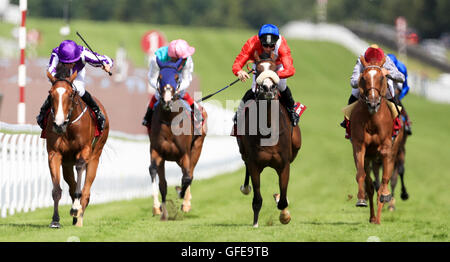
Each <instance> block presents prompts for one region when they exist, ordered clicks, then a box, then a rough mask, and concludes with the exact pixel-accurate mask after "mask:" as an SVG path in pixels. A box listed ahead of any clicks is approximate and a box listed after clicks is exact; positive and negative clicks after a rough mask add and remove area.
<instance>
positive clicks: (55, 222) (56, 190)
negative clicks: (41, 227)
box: [48, 152, 62, 228]
mask: <svg viewBox="0 0 450 262" xmlns="http://www.w3.org/2000/svg"><path fill="white" fill-rule="evenodd" d="M61 161H62V156H61V155H60V154H58V153H55V152H50V153H49V154H48V165H49V168H50V174H51V176H52V184H53V190H52V197H53V217H52V222H51V223H50V227H51V228H60V227H61V225H60V224H59V211H58V204H59V200H60V199H61V193H62V189H61V186H60V179H61V174H60V167H61Z"/></svg>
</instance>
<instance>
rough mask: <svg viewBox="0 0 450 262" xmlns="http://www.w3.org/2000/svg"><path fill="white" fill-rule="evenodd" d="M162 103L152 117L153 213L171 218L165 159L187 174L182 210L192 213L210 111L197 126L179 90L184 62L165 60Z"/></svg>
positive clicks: (180, 195)
mask: <svg viewBox="0 0 450 262" xmlns="http://www.w3.org/2000/svg"><path fill="white" fill-rule="evenodd" d="M157 62H158V65H159V68H160V77H159V84H160V88H159V89H158V92H159V97H160V99H159V102H158V104H157V105H156V109H155V110H154V112H153V116H152V123H151V126H152V130H151V132H150V133H149V137H150V162H151V164H150V167H149V171H150V176H151V179H152V185H153V215H160V214H161V212H162V214H161V220H163V221H164V220H167V219H168V213H167V208H166V195H167V182H166V178H165V168H164V163H165V161H166V160H167V161H175V162H176V163H177V164H178V165H179V166H180V167H181V171H182V173H183V176H182V179H181V190H177V191H178V194H179V197H180V198H184V201H183V204H182V206H181V209H182V210H183V211H184V212H189V210H190V209H191V197H192V196H191V192H190V185H191V183H192V180H193V178H194V168H195V166H196V165H197V162H198V159H199V158H200V154H201V152H202V147H203V141H204V139H205V136H206V119H207V114H206V112H205V111H203V118H204V124H203V125H202V126H201V127H200V128H199V129H196V128H195V127H194V123H193V119H192V117H191V113H190V112H189V111H188V110H186V105H185V102H184V101H183V100H182V99H181V97H180V95H179V93H178V91H177V89H176V88H177V82H178V78H179V76H178V74H179V73H178V70H177V69H178V68H179V67H180V64H181V62H182V59H179V60H178V61H177V62H176V63H174V62H171V61H168V62H161V61H159V59H157ZM156 175H158V177H159V190H160V192H161V200H162V203H160V202H159V199H158V190H157V188H156Z"/></svg>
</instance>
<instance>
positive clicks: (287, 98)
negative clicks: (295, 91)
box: [280, 86, 300, 126]
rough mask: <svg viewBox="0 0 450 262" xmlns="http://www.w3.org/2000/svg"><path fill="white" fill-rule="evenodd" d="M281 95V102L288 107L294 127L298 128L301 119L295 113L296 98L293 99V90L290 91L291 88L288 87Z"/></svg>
mask: <svg viewBox="0 0 450 262" xmlns="http://www.w3.org/2000/svg"><path fill="white" fill-rule="evenodd" d="M280 94H281V97H280V101H281V103H283V104H284V105H285V106H286V109H287V111H288V113H289V117H290V118H291V122H292V126H296V125H297V124H298V120H299V119H300V117H299V116H298V114H297V113H296V112H295V101H294V98H293V97H292V93H291V90H290V89H289V87H287V86H286V90H284V91H283V92H280Z"/></svg>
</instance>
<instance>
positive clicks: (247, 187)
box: [241, 164, 252, 195]
mask: <svg viewBox="0 0 450 262" xmlns="http://www.w3.org/2000/svg"><path fill="white" fill-rule="evenodd" d="M249 180H250V173H249V172H248V167H247V164H245V181H244V185H242V186H241V192H242V194H244V195H248V194H249V193H250V192H251V191H252V187H251V186H250V185H249V182H250V181H249Z"/></svg>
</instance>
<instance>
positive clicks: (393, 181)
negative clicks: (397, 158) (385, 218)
mask: <svg viewBox="0 0 450 262" xmlns="http://www.w3.org/2000/svg"><path fill="white" fill-rule="evenodd" d="M398 164H399V163H398V162H397V163H395V165H394V171H393V173H392V177H391V192H392V199H391V201H389V206H388V210H389V211H394V210H395V199H394V193H395V187H396V186H397V182H398V170H399V166H398Z"/></svg>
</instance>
